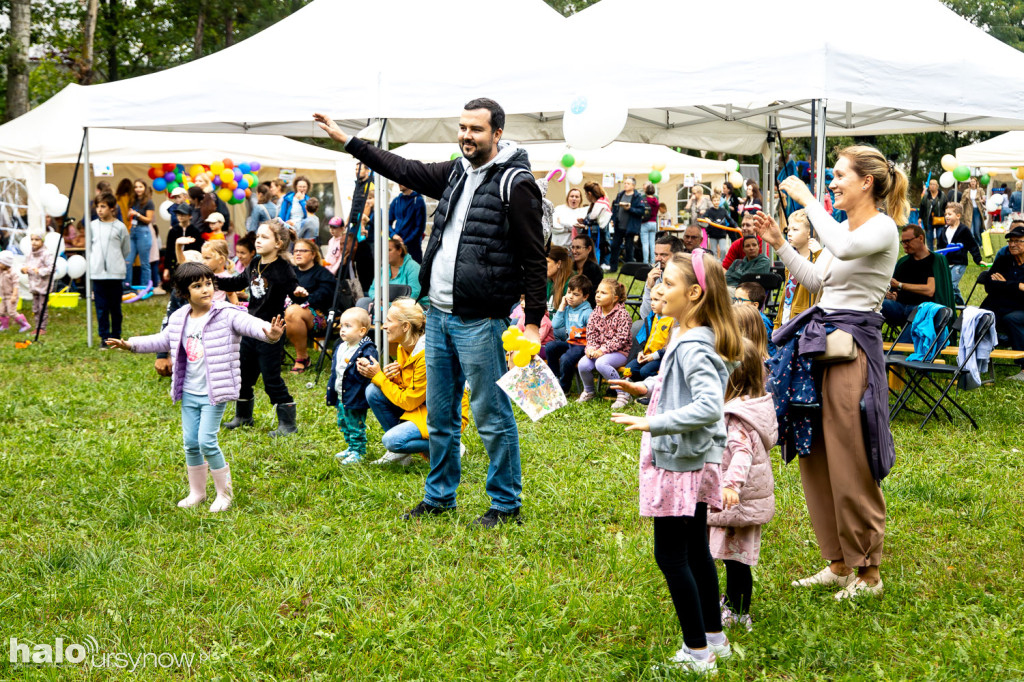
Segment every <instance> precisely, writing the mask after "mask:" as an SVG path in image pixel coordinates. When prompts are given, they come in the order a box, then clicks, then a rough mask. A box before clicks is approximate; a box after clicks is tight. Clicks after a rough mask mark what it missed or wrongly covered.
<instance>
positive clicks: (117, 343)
mask: <svg viewBox="0 0 1024 682" xmlns="http://www.w3.org/2000/svg"><path fill="white" fill-rule="evenodd" d="M106 343H107V345H108V346H110V347H111V348H117V349H118V350H127V351H130V350H131V349H132V344H130V343H128V342H127V341H125V340H123V339H114V338H108V339H107V341H106Z"/></svg>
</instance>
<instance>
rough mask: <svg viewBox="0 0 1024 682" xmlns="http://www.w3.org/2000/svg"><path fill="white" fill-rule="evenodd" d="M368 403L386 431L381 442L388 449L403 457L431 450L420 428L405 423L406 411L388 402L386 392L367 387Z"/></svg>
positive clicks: (370, 386)
mask: <svg viewBox="0 0 1024 682" xmlns="http://www.w3.org/2000/svg"><path fill="white" fill-rule="evenodd" d="M366 402H368V403H370V409H371V410H373V416H375V417H376V418H377V422H378V423H379V424H380V426H381V428H382V429H384V436H383V437H382V438H381V439H380V440H381V443H383V444H384V447H385V448H386V449H388V450H390V451H391V452H398V453H401V454H403V455H415V454H419V453H421V452H428V451H429V450H430V443H429V442H428V441H427V439H426V438H424V437H423V435H422V434H421V433H420V427H418V426H416V424H415V423H413V422H411V421H403V420H402V415H403V414H405V410H403V409H402V408H401V407H399V406H397V405H395V404H394V403H393V402H391V401H390V400H388V398H387V396H385V395H384V392H383V391H381V390H380V389H379V388H377V387H376V386H375V385H374V384H370V385H369V386H367V387H366ZM460 418H461V417H460ZM460 428H461V424H460Z"/></svg>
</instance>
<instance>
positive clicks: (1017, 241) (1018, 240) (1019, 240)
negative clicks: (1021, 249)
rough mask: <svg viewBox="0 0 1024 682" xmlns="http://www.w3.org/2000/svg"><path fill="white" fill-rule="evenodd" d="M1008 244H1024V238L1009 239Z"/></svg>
mask: <svg viewBox="0 0 1024 682" xmlns="http://www.w3.org/2000/svg"><path fill="white" fill-rule="evenodd" d="M1006 243H1007V244H1024V238H1021V237H1014V238H1012V239H1007V240H1006Z"/></svg>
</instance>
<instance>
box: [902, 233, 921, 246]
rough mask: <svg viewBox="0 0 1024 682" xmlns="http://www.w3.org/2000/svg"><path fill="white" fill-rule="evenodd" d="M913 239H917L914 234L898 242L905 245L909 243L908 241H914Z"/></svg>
mask: <svg viewBox="0 0 1024 682" xmlns="http://www.w3.org/2000/svg"><path fill="white" fill-rule="evenodd" d="M915 239H917V235H914V236H913V237H911V238H910V239H901V240H900V244H903V246H906V245H907V244H909V243H910V242H912V241H914V240H915Z"/></svg>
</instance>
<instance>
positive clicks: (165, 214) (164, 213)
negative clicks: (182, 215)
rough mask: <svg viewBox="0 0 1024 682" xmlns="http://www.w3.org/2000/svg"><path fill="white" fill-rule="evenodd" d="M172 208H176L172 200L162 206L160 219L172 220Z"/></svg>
mask: <svg viewBox="0 0 1024 682" xmlns="http://www.w3.org/2000/svg"><path fill="white" fill-rule="evenodd" d="M171 206H174V202H173V201H171V200H170V199H168V200H167V201H165V202H164V203H162V204H160V217H161V218H163V219H164V220H170V219H171Z"/></svg>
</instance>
